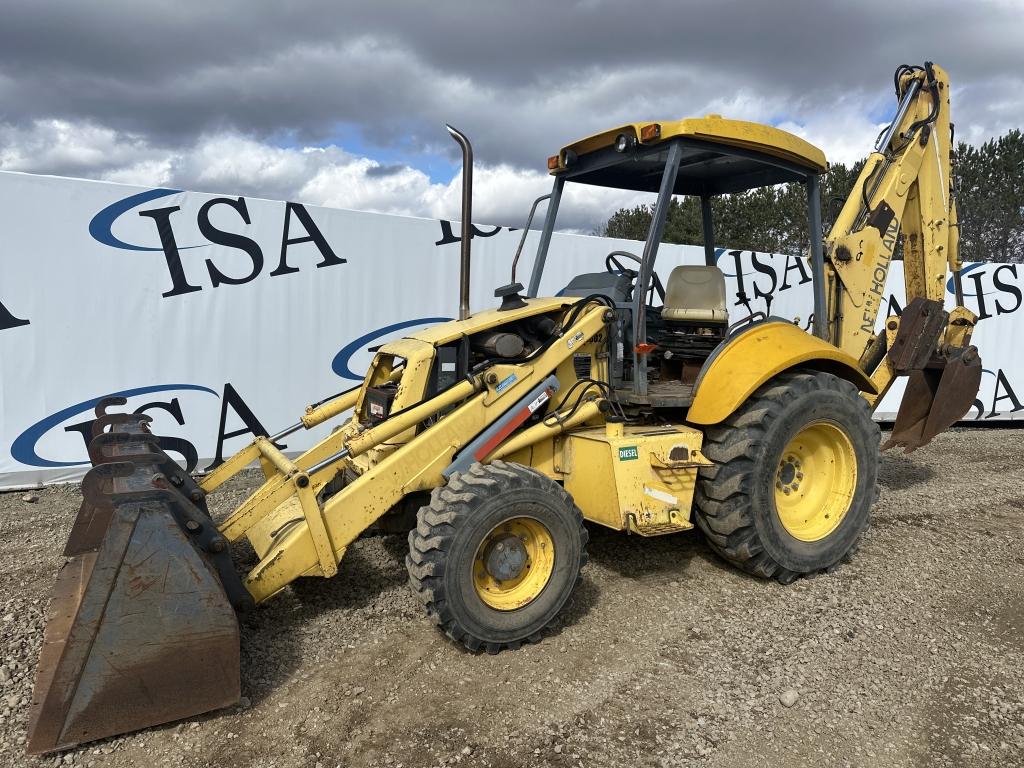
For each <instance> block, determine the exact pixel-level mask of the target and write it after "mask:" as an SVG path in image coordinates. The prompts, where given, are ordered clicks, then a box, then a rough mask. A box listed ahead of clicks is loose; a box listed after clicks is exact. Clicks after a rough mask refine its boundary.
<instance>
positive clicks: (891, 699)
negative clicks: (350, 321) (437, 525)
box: [0, 429, 1024, 768]
mask: <svg viewBox="0 0 1024 768" xmlns="http://www.w3.org/2000/svg"><path fill="white" fill-rule="evenodd" d="M1022 459H1024V431H1015V430H974V429H972V430H963V431H953V432H949V433H946V434H943V435H941V436H940V437H939V438H938V439H937V440H936V441H935V442H934V443H933V444H932V445H930V446H928V447H927V448H925V449H922V450H921V451H918V452H916V453H914V454H911V455H910V456H903V455H902V454H896V455H887V456H886V458H885V460H884V462H883V466H882V477H881V485H882V496H881V499H880V501H879V503H878V505H877V506H876V508H875V510H874V520H875V525H874V526H873V527H872V529H871V531H870V532H869V534H868V536H867V537H866V540H865V542H864V545H863V546H862V548H861V550H860V552H859V553H858V554H857V556H856V558H855V559H854V561H853V562H852V563H850V564H849V565H846V566H844V567H843V568H841V569H839V570H838V571H837V572H836V573H834V574H831V575H828V576H820V577H818V578H815V579H811V580H801V581H798V582H797V583H796V584H793V585H791V586H789V587H782V586H779V585H777V584H774V583H767V582H762V581H759V580H756V579H753V578H751V577H748V576H745V575H743V574H741V573H738V572H736V571H735V570H734V569H732V568H730V567H728V566H726V565H724V564H723V563H721V562H720V561H719V560H718V559H716V558H715V557H714V555H713V554H712V553H711V552H710V551H709V550H708V549H707V547H706V546H705V545H704V543H703V542H702V540H701V539H700V537H699V536H698V535H696V534H680V535H676V536H671V537H666V538H661V539H641V538H638V537H626V536H624V535H621V534H616V533H613V532H610V531H605V530H603V529H597V528H593V529H592V530H591V534H592V539H591V547H590V550H591V561H590V564H589V565H588V566H587V568H586V570H585V571H584V574H585V578H584V581H583V583H582V584H581V586H580V587H579V589H578V590H577V592H576V593H575V597H574V599H573V602H572V604H571V605H570V606H569V608H568V610H567V611H566V612H565V614H564V615H563V617H562V618H561V619H560V621H559V623H558V625H557V626H556V627H555V628H553V631H552V632H551V633H549V634H548V636H547V638H546V639H545V640H544V641H543V642H542V643H540V644H539V645H533V646H527V647H525V648H523V649H521V650H519V651H516V652H511V653H502V654H499V655H497V656H487V655H473V654H470V653H467V652H465V651H463V650H461V649H460V648H458V647H456V646H454V645H452V644H451V643H449V642H448V641H447V640H445V638H444V637H443V636H441V635H440V634H439V633H438V632H437V631H436V629H435V628H434V626H433V625H432V624H431V623H430V622H429V621H428V620H427V619H426V618H425V617H424V616H423V613H422V609H421V606H420V605H419V604H418V603H417V602H416V601H415V599H414V598H413V596H412V594H411V593H410V591H409V589H408V587H407V586H406V574H405V568H404V565H403V564H402V557H403V555H404V552H405V547H406V544H405V541H404V538H403V537H401V536H383V537H372V538H366V539H362V540H360V541H359V542H357V543H356V544H355V545H354V546H353V547H352V548H351V549H350V551H349V553H348V554H347V556H346V558H345V560H344V561H343V562H342V565H341V571H340V573H339V575H338V577H337V578H334V579H331V580H327V581H322V580H316V581H309V582H305V583H302V584H300V585H298V586H297V588H294V589H289V590H286V592H285V593H283V594H281V595H279V596H277V597H275V598H274V599H273V600H271V601H269V602H268V603H266V604H265V605H264V606H262V607H261V608H259V609H257V610H256V611H255V612H253V613H252V614H250V615H248V616H246V617H244V619H243V622H242V636H243V640H242V676H243V677H242V679H243V695H244V696H245V697H246V701H245V702H244V704H245V706H242V707H238V708H235V709H233V710H231V711H225V712H218V713H213V714H210V715H207V716H203V717H198V718H194V719H191V720H188V721H185V722H183V723H179V724H175V725H169V726H164V727H161V728H155V729H151V730H149V731H146V732H143V733H138V734H133V735H130V736H126V737H122V738H119V739H112V740H107V741H103V742H99V743H96V744H91V745H88V746H85V747H83V748H81V749H79V750H75V751H72V752H70V753H67V755H65V756H63V757H59V758H54V757H50V758H46V759H43V760H29V759H28V758H25V757H24V756H23V752H22V750H23V744H24V735H25V723H26V720H27V704H28V698H29V696H30V693H31V683H32V678H33V676H34V672H35V669H34V665H35V661H36V657H37V655H38V651H39V643H40V641H41V638H42V626H43V617H44V612H45V609H46V605H47V601H48V597H49V590H50V589H51V587H52V585H53V580H54V576H55V574H56V571H57V569H58V567H59V565H60V563H61V557H60V550H61V548H62V546H63V543H64V540H65V538H66V536H67V532H68V529H69V527H70V524H71V520H72V517H73V515H74V512H75V511H76V510H77V507H78V499H77V490H76V489H74V488H50V489H46V490H44V491H41V492H40V493H39V496H40V498H39V500H38V501H37V502H36V503H31V504H30V503H26V502H24V501H22V499H21V496H22V494H21V493H10V494H3V495H0V515H2V519H3V523H4V527H3V543H4V545H5V554H6V559H7V563H8V566H7V571H8V572H7V574H6V578H5V579H4V580H3V582H2V583H0V601H2V607H0V649H2V652H3V665H2V668H0V684H2V691H0V696H2V698H0V717H2V722H0V764H2V765H10V766H23V765H28V766H34V765H56V764H58V763H59V764H60V765H78V766H87V765H93V766H97V768H106V767H107V766H113V767H122V768H127V766H136V765H147V766H205V765H220V766H239V767H241V766H265V767H266V768H269V767H270V766H277V767H290V766H308V767H310V768H312V767H313V766H320V768H333V767H334V766H390V767H391V768H397V766H399V765H401V766H405V767H408V768H412V767H414V766H415V767H418V766H437V765H446V764H447V765H463V766H495V767H507V768H514V767H518V766H566V767H568V766H572V767H573V768H576V767H577V766H587V767H589V766H622V765H631V766H675V765H683V766H688V765H694V766H698V765H699V766H713V767H720V768H725V767H726V766H728V767H730V768H732V767H733V766H762V765H763V766H769V765H771V766H805V765H808V764H814V765H836V766H843V765H850V766H879V767H881V766H886V768H888V767H889V766H960V765H972V766H974V765H977V766H988V765H992V766H996V765H999V766H1002V765H1012V764H1020V761H1021V758H1020V755H1021V754H1024V580H1022V579H1021V574H1022V569H1024V565H1022V560H1024V548H1022V546H1021V543H1020V542H1021V540H1022V536H1024V509H1022V503H1021V491H1020V489H1021V488H1022V487H1024V461H1022ZM251 483H252V478H242V479H240V480H237V481H234V482H233V483H232V484H231V485H230V486H229V487H226V488H225V489H224V490H223V491H222V492H220V493H218V494H217V495H216V496H215V497H214V501H216V508H217V510H219V511H221V512H224V511H227V510H228V509H231V508H233V507H234V506H236V505H237V504H238V503H240V502H241V501H242V500H243V499H244V498H245V496H246V495H247V493H248V491H249V490H250V489H251ZM236 556H237V557H238V558H239V561H240V562H239V564H240V565H243V564H244V562H245V560H246V557H247V553H245V552H238V553H237V554H236ZM788 691H795V692H796V694H797V698H796V702H795V703H794V704H793V705H792V706H790V707H786V706H783V704H782V703H781V702H780V697H781V696H782V694H784V693H786V692H788Z"/></svg>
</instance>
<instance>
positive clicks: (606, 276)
mask: <svg viewBox="0 0 1024 768" xmlns="http://www.w3.org/2000/svg"><path fill="white" fill-rule="evenodd" d="M632 283H633V280H632V278H630V277H629V276H628V275H621V274H618V273H612V272H588V273H586V274H583V275H576V277H574V278H573V279H572V280H570V281H569V284H568V285H567V286H565V288H563V289H562V290H560V291H559V292H558V295H559V296H590V295H591V294H593V293H600V294H603V295H605V296H607V297H608V298H609V299H611V300H612V301H614V302H615V303H616V304H622V303H624V302H626V301H628V300H629V288H630V286H631V285H632Z"/></svg>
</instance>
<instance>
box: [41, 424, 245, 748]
mask: <svg viewBox="0 0 1024 768" xmlns="http://www.w3.org/2000/svg"><path fill="white" fill-rule="evenodd" d="M98 412H99V413H100V415H101V416H102V406H101V408H100V409H98ZM147 421H148V419H147V418H146V417H144V416H143V417H137V416H133V417H131V418H129V419H123V420H120V421H118V422H117V423H114V424H111V423H109V422H108V423H107V424H106V425H100V427H99V428H100V429H102V427H103V426H109V427H110V428H111V429H112V430H113V431H111V432H106V433H102V434H99V435H98V436H97V437H95V438H94V440H93V442H92V444H91V445H90V458H91V459H92V460H93V462H94V464H95V466H94V467H93V469H91V470H90V471H89V473H88V474H87V475H86V477H85V480H84V481H83V483H82V495H83V503H82V508H81V510H80V512H79V515H78V517H77V518H76V521H75V525H74V528H73V530H72V534H71V537H70V538H69V541H68V546H67V548H66V554H67V555H68V556H70V557H71V559H70V561H69V562H68V563H67V564H65V566H64V567H63V569H62V570H61V572H60V574H59V576H58V578H57V585H56V587H55V589H54V593H53V599H52V602H51V605H50V617H49V622H48V623H47V626H46V630H45V634H44V638H43V648H42V651H41V653H40V657H39V666H38V669H37V672H36V683H35V690H34V692H33V697H32V708H31V713H30V719H29V733H28V747H27V749H28V752H29V753H30V754H38V753H43V752H51V751H54V750H59V749H64V748H67V747H71V746H74V745H76V744H80V743H82V742H86V741H91V740H94V739H100V738H104V737H107V736H112V735H115V734H119V733H124V732H126V731H132V730H137V729H139V728H145V727H147V726H152V725H157V724H160V723H165V722H169V721H172V720H178V719H181V718H184V717H189V716H191V715H195V714H199V713H201V712H207V711H209V710H212V709H218V708H220V707H225V706H229V705H231V704H234V703H236V702H237V701H238V700H239V696H240V683H239V636H238V621H237V618H236V616H235V608H243V607H247V604H248V603H249V602H251V598H248V593H246V592H245V591H244V588H243V587H242V586H241V582H240V581H239V580H238V577H237V575H235V574H234V571H233V570H232V567H231V560H230V552H229V550H228V548H227V542H226V541H225V540H224V538H223V537H222V536H220V534H219V532H218V531H217V529H216V527H215V526H214V525H213V522H212V520H211V519H210V518H209V516H208V515H207V514H206V511H205V502H204V501H203V498H202V491H201V490H199V488H198V486H196V485H195V483H194V481H193V480H192V478H190V477H189V476H188V475H187V474H186V473H185V472H183V471H182V470H181V469H180V468H179V467H178V465H177V464H175V463H174V462H173V461H172V460H171V459H170V458H169V457H168V456H167V455H166V454H164V453H163V451H161V450H160V449H159V447H158V438H156V437H154V436H153V435H151V434H149V433H148V431H147V430H146V428H145V425H146V422H147Z"/></svg>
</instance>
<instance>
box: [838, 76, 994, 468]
mask: <svg viewBox="0 0 1024 768" xmlns="http://www.w3.org/2000/svg"><path fill="white" fill-rule="evenodd" d="M895 80H896V92H897V96H898V99H899V105H898V107H897V111H896V116H895V118H894V119H893V122H892V124H891V125H890V126H889V127H888V128H887V129H886V130H885V131H883V133H882V134H881V135H880V137H879V139H878V142H877V144H876V147H875V151H873V152H872V153H871V155H870V156H869V157H868V159H867V161H866V162H865V163H864V168H863V169H862V170H861V173H860V176H859V177H858V179H857V182H856V183H855V184H854V187H853V190H852V191H851V193H850V195H849V197H848V198H847V199H846V202H845V204H844V205H843V208H842V210H841V212H840V214H839V216H838V217H837V219H836V221H835V224H834V226H833V227H832V230H831V232H830V233H829V235H828V237H827V238H826V240H825V243H824V254H825V278H826V307H827V332H828V339H829V340H830V341H831V342H832V343H833V344H835V345H836V346H837V347H839V348H840V349H841V350H843V351H844V352H846V353H847V354H849V355H851V356H852V357H854V358H857V359H858V360H859V361H860V365H861V368H862V369H863V370H864V371H865V372H866V373H867V374H868V375H869V376H870V377H871V380H872V382H873V383H874V385H875V388H876V390H877V394H873V395H870V394H869V395H865V397H867V399H868V401H869V402H870V403H871V404H872V406H873V407H875V406H877V404H878V403H879V401H880V400H881V398H882V397H883V396H884V395H885V393H886V392H887V391H888V390H889V388H890V386H891V385H892V383H893V381H894V380H895V379H896V377H898V376H900V375H906V376H908V377H909V381H908V387H907V392H906V394H905V396H904V398H903V402H902V404H901V408H900V416H899V417H898V418H897V423H896V426H895V429H894V434H893V438H892V440H890V442H889V444H887V447H888V445H902V446H905V447H906V448H907V449H908V450H913V449H914V448H916V447H918V446H920V445H923V444H925V443H927V442H928V441H929V440H930V439H931V438H932V437H934V435H935V434H937V433H938V432H940V431H942V430H943V429H945V428H946V427H948V426H950V425H951V424H952V423H953V422H955V421H957V420H958V419H960V418H961V417H962V416H963V415H964V413H966V412H967V410H968V408H969V407H970V404H971V403H972V402H973V400H974V396H975V395H976V394H977V391H978V385H979V384H980V380H981V364H980V360H979V358H978V355H977V350H976V349H975V348H974V347H971V346H969V344H970V338H971V332H972V331H973V328H974V325H975V323H976V322H977V317H976V316H975V315H974V314H973V313H972V312H970V311H969V310H968V309H966V308H965V307H964V306H963V295H962V292H961V291H960V269H961V264H960V256H959V248H958V243H959V230H958V221H957V213H956V201H955V197H954V195H953V193H952V192H953V190H952V177H953V172H952V141H953V131H952V125H951V123H950V111H949V78H948V77H947V75H946V73H945V71H944V70H943V69H942V68H941V67H939V66H937V65H934V64H932V63H930V62H926V63H925V66H924V67H909V66H906V65H904V66H901V67H900V68H899V69H897V71H896V78H895ZM898 237H899V238H902V244H903V264H904V275H905V289H906V302H907V305H906V307H905V308H904V309H903V311H902V313H901V315H900V316H893V317H890V318H888V319H887V320H886V323H885V327H884V329H883V330H882V331H881V332H878V333H876V331H875V328H876V321H877V317H878V313H879V311H880V310H881V308H882V305H883V302H884V301H885V300H886V278H887V277H888V273H889V267H890V264H891V263H892V259H893V255H894V251H895V249H896V245H897V238H898ZM949 273H952V275H953V279H954V284H955V285H956V307H955V308H954V309H953V310H951V311H950V312H949V313H948V314H947V313H946V312H945V310H944V308H943V300H944V296H945V285H946V280H947V276H948V274H949Z"/></svg>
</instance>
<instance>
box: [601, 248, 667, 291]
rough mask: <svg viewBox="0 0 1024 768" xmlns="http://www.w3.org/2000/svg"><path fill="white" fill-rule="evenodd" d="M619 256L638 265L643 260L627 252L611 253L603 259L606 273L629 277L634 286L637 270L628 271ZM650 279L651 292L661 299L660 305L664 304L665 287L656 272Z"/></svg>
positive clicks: (638, 274)
mask: <svg viewBox="0 0 1024 768" xmlns="http://www.w3.org/2000/svg"><path fill="white" fill-rule="evenodd" d="M619 256H622V257H624V258H627V259H629V260H631V261H635V262H636V263H637V264H640V265H642V264H643V260H642V259H641V258H640V257H639V256H637V255H636V254H635V253H630V252H629V251H612V252H611V253H609V254H608V255H607V256H605V257H604V268H605V269H606V270H607V271H608V272H610V273H611V274H613V275H614V274H620V275H626V276H627V277H629V279H630V280H632V281H633V284H634V285H635V284H636V279H637V278H638V277H639V276H640V273H639V272H637V270H635V269H630V268H629V267H627V266H625V265H623V263H622V262H621V261H619V259H618V257H619ZM651 278H652V279H651V283H652V288H653V290H655V291H657V292H658V297H659V298H660V299H661V303H662V304H664V303H665V286H663V285H662V284H661V279H660V278H659V277H658V273H657V272H653V273H652V274H651Z"/></svg>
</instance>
